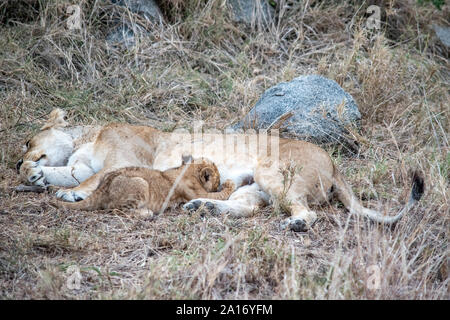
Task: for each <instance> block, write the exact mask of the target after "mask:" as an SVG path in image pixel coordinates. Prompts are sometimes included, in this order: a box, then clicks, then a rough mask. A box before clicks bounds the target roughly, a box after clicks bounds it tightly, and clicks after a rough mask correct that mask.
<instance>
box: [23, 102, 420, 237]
mask: <svg viewBox="0 0 450 320" xmlns="http://www.w3.org/2000/svg"><path fill="white" fill-rule="evenodd" d="M236 139H240V141H241V143H238V144H236ZM255 141H256V142H255ZM25 148H26V150H25V152H24V155H23V157H22V159H20V160H19V162H18V163H17V170H18V172H19V174H20V177H21V179H22V180H23V181H25V182H27V183H29V184H31V185H34V186H46V185H55V186H61V187H64V188H63V189H60V190H59V191H58V192H57V193H56V196H57V197H58V198H59V199H62V200H64V201H68V202H76V201H80V200H83V199H85V198H87V197H88V196H89V195H91V194H92V193H93V192H94V190H96V189H97V187H98V185H99V183H100V181H102V179H103V178H104V176H105V175H106V174H107V173H109V172H111V171H113V170H116V169H119V168H124V167H130V166H132V167H151V168H153V169H155V170H161V171H164V170H167V169H169V168H173V167H178V166H180V164H181V157H182V155H183V154H191V155H192V156H193V157H194V158H202V157H204V158H208V159H210V160H211V161H213V162H214V163H215V164H216V166H217V169H218V170H219V173H220V179H221V181H222V182H223V181H226V180H232V181H233V182H234V184H235V185H236V186H239V185H241V184H242V180H243V179H244V177H246V176H248V175H250V176H252V177H253V180H254V183H252V184H251V185H247V186H244V187H241V188H238V189H236V191H235V192H233V193H232V194H231V196H230V197H229V199H228V200H218V199H206V198H199V199H193V200H191V201H189V202H188V203H186V204H185V205H184V207H183V208H184V209H185V210H187V211H189V210H197V209H198V208H200V207H202V208H207V209H208V210H209V211H211V212H213V213H217V214H225V213H226V214H230V215H233V216H240V217H242V216H250V215H251V214H253V213H254V212H255V211H256V210H258V208H260V207H262V206H265V205H267V204H269V203H271V202H273V201H276V200H277V199H284V200H285V201H284V202H285V203H286V206H285V207H286V209H287V211H288V212H289V213H290V217H288V218H287V219H285V220H283V221H282V223H281V226H282V227H283V228H289V229H291V230H294V231H306V230H307V229H308V228H309V227H311V225H312V224H313V223H314V222H315V221H316V219H317V214H316V212H314V211H313V210H311V209H310V207H309V204H312V203H318V204H320V203H324V202H326V201H328V200H329V199H330V197H331V196H332V195H333V194H336V195H337V198H338V199H339V200H340V201H342V203H343V204H344V205H345V207H346V208H347V209H348V210H349V211H350V213H351V214H357V215H361V216H364V217H367V218H369V219H371V220H373V221H377V222H380V223H384V224H393V223H395V222H397V221H398V220H399V219H400V218H401V217H402V216H403V215H404V214H405V213H406V212H408V210H409V209H410V208H411V207H412V206H413V205H414V204H415V203H416V202H417V201H418V200H419V199H420V198H421V196H422V194H423V191H424V183H423V179H422V177H421V176H420V174H415V175H414V177H413V181H412V189H411V193H410V198H409V201H408V202H407V204H406V205H405V207H404V208H403V209H402V210H401V211H400V212H399V213H397V214H395V215H383V214H382V213H380V212H377V211H375V210H371V209H368V208H365V207H363V206H362V205H361V203H360V202H359V200H358V199H357V198H356V197H355V195H354V194H353V192H352V189H351V187H350V186H349V185H348V184H347V182H346V181H345V178H344V176H343V175H342V174H341V173H340V172H339V170H338V168H337V167H336V166H335V164H334V163H333V161H332V160H331V158H330V156H329V155H328V153H327V152H326V151H325V150H323V149H322V148H320V147H318V146H316V145H314V144H312V143H309V142H305V141H299V140H292V139H283V138H279V139H275V140H269V141H268V140H267V135H265V134H261V133H259V134H253V133H249V134H243V135H240V136H238V135H235V134H233V133H228V134H221V135H217V136H215V137H213V138H212V139H211V137H208V136H206V135H202V133H201V132H200V134H198V135H197V136H196V135H195V134H194V136H192V135H191V134H189V133H188V132H186V133H177V134H174V133H168V132H161V131H159V130H157V129H154V128H151V127H148V126H134V125H129V124H121V123H114V124H108V125H105V126H75V127H71V126H69V124H68V123H67V121H66V119H65V117H64V112H63V111H62V110H61V109H54V110H53V111H52V112H51V113H50V116H49V119H48V120H47V122H46V123H45V124H44V125H43V126H42V128H41V130H40V131H39V132H38V133H37V134H36V135H35V136H34V137H32V138H31V139H30V140H29V141H27V143H26V146H25ZM269 148H270V150H269V151H270V152H269V151H268V149H269Z"/></svg>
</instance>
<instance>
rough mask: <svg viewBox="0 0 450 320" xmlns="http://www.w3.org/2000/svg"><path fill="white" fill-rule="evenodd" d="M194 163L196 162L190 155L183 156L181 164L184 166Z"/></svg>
mask: <svg viewBox="0 0 450 320" xmlns="http://www.w3.org/2000/svg"><path fill="white" fill-rule="evenodd" d="M192 162H194V159H193V158H192V156H191V155H190V154H188V155H182V156H181V164H182V165H184V164H188V163H192Z"/></svg>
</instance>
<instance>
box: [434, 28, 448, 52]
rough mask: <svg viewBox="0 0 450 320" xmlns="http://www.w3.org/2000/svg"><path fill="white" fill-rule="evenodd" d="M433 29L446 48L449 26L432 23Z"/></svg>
mask: <svg viewBox="0 0 450 320" xmlns="http://www.w3.org/2000/svg"><path fill="white" fill-rule="evenodd" d="M433 29H434V32H436V35H437V37H438V38H439V40H441V42H442V43H443V44H444V45H445V46H446V47H447V48H450V28H449V27H443V26H438V25H436V24H433Z"/></svg>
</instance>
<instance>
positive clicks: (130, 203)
mask: <svg viewBox="0 0 450 320" xmlns="http://www.w3.org/2000/svg"><path fill="white" fill-rule="evenodd" d="M177 178H178V179H179V181H177ZM219 183H220V175H219V171H218V170H217V167H216V166H215V165H214V163H213V162H211V161H209V160H207V159H196V160H195V161H193V162H192V163H190V162H189V163H183V165H182V166H180V167H177V168H173V169H169V170H166V171H159V170H152V169H148V168H141V167H126V168H122V169H118V170H115V171H113V172H110V173H108V174H106V175H105V176H104V178H103V179H102V181H101V182H100V184H99V186H98V188H97V189H96V190H95V191H94V192H93V193H92V194H91V195H90V196H89V197H88V198H86V199H85V200H82V201H79V202H73V203H71V202H63V201H57V202H56V205H57V206H58V207H62V208H67V209H78V210H98V209H130V210H133V211H136V212H138V213H139V214H140V215H141V216H152V215H153V213H155V212H160V211H161V210H163V209H165V208H164V202H165V200H166V198H167V197H168V195H169V194H171V196H170V198H169V199H168V200H169V201H168V203H167V204H168V206H173V205H177V204H180V203H182V202H186V201H189V200H192V199H195V198H199V197H204V198H209V199H218V200H225V199H227V198H228V197H229V196H230V194H231V193H232V192H233V191H234V189H235V186H234V183H233V181H231V180H229V181H226V182H225V183H224V184H223V185H222V190H221V191H220V192H216V191H217V189H218V187H219ZM172 188H173V190H171V189H172Z"/></svg>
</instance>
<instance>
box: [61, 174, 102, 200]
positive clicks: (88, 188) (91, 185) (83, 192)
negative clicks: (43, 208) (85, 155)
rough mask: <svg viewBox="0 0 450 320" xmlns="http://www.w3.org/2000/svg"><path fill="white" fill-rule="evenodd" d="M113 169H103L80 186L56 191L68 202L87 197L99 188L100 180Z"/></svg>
mask: <svg viewBox="0 0 450 320" xmlns="http://www.w3.org/2000/svg"><path fill="white" fill-rule="evenodd" d="M109 171H111V170H108V169H102V170H100V171H99V172H97V173H96V174H94V175H92V176H90V177H89V178H87V179H86V180H84V181H83V182H81V183H80V184H79V185H78V186H76V187H75V188H72V189H60V190H58V191H57V192H56V197H57V198H59V199H62V200H64V201H68V202H76V201H80V200H83V199H86V198H87V197H88V196H89V195H90V194H91V193H92V192H93V191H94V190H95V189H97V186H98V184H99V183H100V180H101V179H102V178H103V177H104V175H105V174H106V173H108V172H109Z"/></svg>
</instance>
